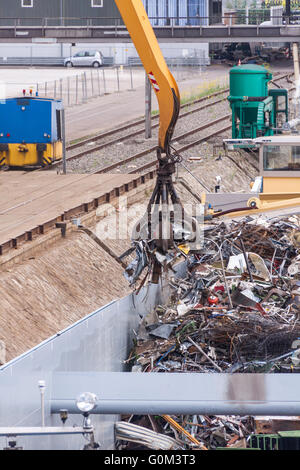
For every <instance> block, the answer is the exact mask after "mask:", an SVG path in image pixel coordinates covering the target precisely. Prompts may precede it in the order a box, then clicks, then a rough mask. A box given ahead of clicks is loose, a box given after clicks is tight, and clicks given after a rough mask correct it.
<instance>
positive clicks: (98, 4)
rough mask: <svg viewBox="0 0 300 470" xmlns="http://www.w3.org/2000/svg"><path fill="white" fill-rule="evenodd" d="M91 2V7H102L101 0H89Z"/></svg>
mask: <svg viewBox="0 0 300 470" xmlns="http://www.w3.org/2000/svg"><path fill="white" fill-rule="evenodd" d="M91 2H92V4H91V7H92V8H102V7H103V0H91Z"/></svg>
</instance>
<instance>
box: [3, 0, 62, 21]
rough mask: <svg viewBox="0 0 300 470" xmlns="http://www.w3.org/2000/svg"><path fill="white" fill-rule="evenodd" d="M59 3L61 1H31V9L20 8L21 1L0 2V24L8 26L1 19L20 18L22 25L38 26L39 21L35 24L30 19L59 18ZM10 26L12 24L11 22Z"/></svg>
mask: <svg viewBox="0 0 300 470" xmlns="http://www.w3.org/2000/svg"><path fill="white" fill-rule="evenodd" d="M60 2H61V0H51V1H49V0H33V7H32V8H22V0H9V1H8V0H0V22H1V23H0V24H4V25H7V24H8V21H6V20H3V19H2V18H22V19H23V21H22V24H24V25H28V26H30V25H35V24H37V25H39V24H40V21H38V20H37V21H36V22H35V21H33V20H32V18H45V17H60V16H61V13H60ZM26 19H27V21H26ZM29 19H30V20H29ZM11 24H14V22H13V21H11Z"/></svg>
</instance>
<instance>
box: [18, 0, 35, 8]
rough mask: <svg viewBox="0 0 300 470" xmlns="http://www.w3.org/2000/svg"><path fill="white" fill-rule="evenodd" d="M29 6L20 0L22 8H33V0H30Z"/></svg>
mask: <svg viewBox="0 0 300 470" xmlns="http://www.w3.org/2000/svg"><path fill="white" fill-rule="evenodd" d="M30 1H31V3H30V5H24V0H22V3H21V7H22V8H33V0H30Z"/></svg>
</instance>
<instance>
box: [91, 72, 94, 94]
mask: <svg viewBox="0 0 300 470" xmlns="http://www.w3.org/2000/svg"><path fill="white" fill-rule="evenodd" d="M91 87H92V98H94V79H93V70H91Z"/></svg>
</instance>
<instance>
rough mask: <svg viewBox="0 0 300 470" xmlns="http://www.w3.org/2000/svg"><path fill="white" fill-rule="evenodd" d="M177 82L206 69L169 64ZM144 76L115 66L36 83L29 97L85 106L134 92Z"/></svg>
mask: <svg viewBox="0 0 300 470" xmlns="http://www.w3.org/2000/svg"><path fill="white" fill-rule="evenodd" d="M169 68H170V71H171V73H172V74H173V75H174V78H175V80H176V81H182V80H186V79H190V78H193V77H197V76H199V80H200V74H201V72H202V71H203V70H205V66H195V65H194V63H193V61H191V62H190V65H188V64H185V65H182V63H181V62H180V61H177V62H176V61H172V64H171V65H169ZM144 83H145V72H144V69H143V68H142V67H140V66H139V65H138V64H137V65H136V66H130V67H124V66H122V65H121V66H116V67H110V68H102V69H87V70H86V71H84V72H82V71H80V73H78V74H76V75H71V76H67V77H64V78H60V79H57V80H51V81H45V82H40V83H36V85H35V86H34V87H31V89H30V90H31V91H30V93H31V94H32V95H35V96H40V97H48V98H54V99H61V100H63V102H64V106H65V107H70V106H76V105H80V104H84V103H87V101H88V100H90V99H93V98H98V97H100V96H104V95H106V94H111V93H119V92H122V91H134V90H135V89H136V88H137V87H139V86H144Z"/></svg>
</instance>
